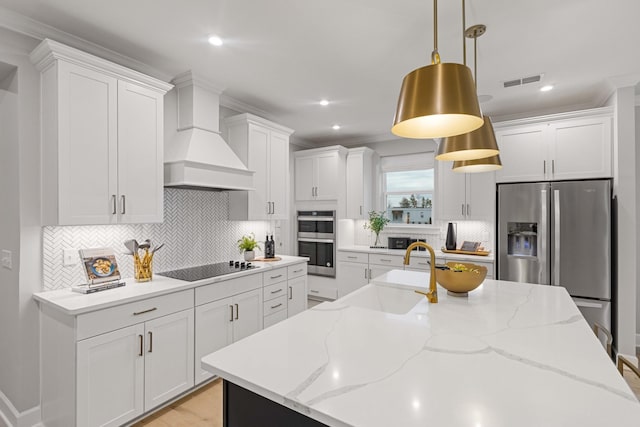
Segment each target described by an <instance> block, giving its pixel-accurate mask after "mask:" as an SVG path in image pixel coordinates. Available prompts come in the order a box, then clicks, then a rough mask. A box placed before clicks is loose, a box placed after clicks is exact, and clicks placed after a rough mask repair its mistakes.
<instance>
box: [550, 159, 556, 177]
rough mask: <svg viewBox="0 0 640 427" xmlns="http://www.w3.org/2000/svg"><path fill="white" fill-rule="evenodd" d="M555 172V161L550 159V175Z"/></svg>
mask: <svg viewBox="0 0 640 427" xmlns="http://www.w3.org/2000/svg"><path fill="white" fill-rule="evenodd" d="M555 173H556V161H555V160H551V175H555Z"/></svg>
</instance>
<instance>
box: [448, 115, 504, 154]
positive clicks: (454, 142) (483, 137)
mask: <svg viewBox="0 0 640 427" xmlns="http://www.w3.org/2000/svg"><path fill="white" fill-rule="evenodd" d="M499 152H500V151H499V150H498V143H497V142H496V136H495V133H494V132H493V125H492V124H491V119H490V118H489V116H485V117H484V121H483V125H482V127H480V128H479V129H476V130H474V131H473V132H469V133H465V134H463V135H457V136H452V137H449V138H446V139H444V140H442V142H441V143H440V145H439V146H438V153H437V154H436V159H437V160H454V161H456V160H474V159H482V158H486V157H491V156H495V155H496V154H498V153H499Z"/></svg>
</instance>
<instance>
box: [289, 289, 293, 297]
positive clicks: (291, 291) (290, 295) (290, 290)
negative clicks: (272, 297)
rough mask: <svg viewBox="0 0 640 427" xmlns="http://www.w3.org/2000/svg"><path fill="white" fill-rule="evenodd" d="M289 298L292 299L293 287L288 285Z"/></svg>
mask: <svg viewBox="0 0 640 427" xmlns="http://www.w3.org/2000/svg"><path fill="white" fill-rule="evenodd" d="M289 299H293V287H291V286H289Z"/></svg>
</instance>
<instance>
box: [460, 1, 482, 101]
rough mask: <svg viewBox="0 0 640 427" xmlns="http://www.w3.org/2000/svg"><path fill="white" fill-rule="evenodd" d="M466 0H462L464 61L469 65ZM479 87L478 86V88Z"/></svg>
mask: <svg viewBox="0 0 640 427" xmlns="http://www.w3.org/2000/svg"><path fill="white" fill-rule="evenodd" d="M465 3H466V1H465V0H462V63H463V64H464V65H467V38H466V37H465V32H466V30H467V16H466V15H467V11H466V9H467V8H466V6H465ZM477 89H478V88H477V87H476V90H477Z"/></svg>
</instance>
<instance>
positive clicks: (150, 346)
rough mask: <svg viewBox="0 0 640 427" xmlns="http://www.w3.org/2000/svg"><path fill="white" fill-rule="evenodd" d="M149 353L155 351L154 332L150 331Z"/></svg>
mask: <svg viewBox="0 0 640 427" xmlns="http://www.w3.org/2000/svg"><path fill="white" fill-rule="evenodd" d="M149 353H153V332H151V331H149Z"/></svg>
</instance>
